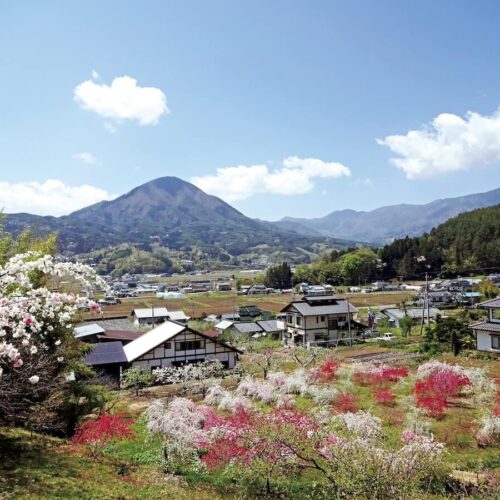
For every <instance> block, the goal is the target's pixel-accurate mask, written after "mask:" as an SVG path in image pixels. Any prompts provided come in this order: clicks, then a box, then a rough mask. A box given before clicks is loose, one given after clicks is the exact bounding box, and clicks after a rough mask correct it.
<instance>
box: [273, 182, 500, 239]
mask: <svg viewBox="0 0 500 500" xmlns="http://www.w3.org/2000/svg"><path fill="white" fill-rule="evenodd" d="M497 203H500V188H499V189H495V190H493V191H488V192H487V193H479V194H470V195H467V196H460V197H458V198H445V199H442V200H436V201H433V202H431V203H427V204H425V205H407V204H402V205H390V206H385V207H381V208H377V209H375V210H371V211H369V212H362V211H360V212H357V211H355V210H339V211H335V212H332V213H330V214H328V215H326V216H325V217H321V218H316V219H298V218H292V217H285V218H283V219H281V220H280V221H277V222H275V223H274V224H276V226H277V227H280V228H284V229H287V230H293V229H295V230H297V231H298V232H301V233H302V234H308V235H320V234H321V235H323V236H329V237H333V238H345V239H350V240H357V241H368V242H370V243H373V244H377V245H380V244H384V243H388V242H390V241H392V240H393V239H395V238H403V237H405V236H418V235H420V234H423V233H425V232H427V231H430V230H431V229H432V228H433V227H435V226H437V225H438V224H441V223H442V222H444V221H446V220H448V219H449V218H451V217H454V216H455V215H458V214H460V213H462V212H467V211H469V210H474V209H476V208H483V207H489V206H491V205H495V204H497Z"/></svg>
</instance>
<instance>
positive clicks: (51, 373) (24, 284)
mask: <svg viewBox="0 0 500 500" xmlns="http://www.w3.org/2000/svg"><path fill="white" fill-rule="evenodd" d="M61 278H64V279H65V280H69V281H71V282H72V283H75V284H76V285H77V286H78V287H80V289H82V290H83V291H84V292H86V293H88V292H90V290H91V289H92V287H95V286H102V287H105V286H106V285H105V284H104V282H103V281H102V280H100V278H98V277H97V276H96V275H95V272H94V271H93V270H92V268H90V267H88V266H85V265H82V264H78V263H69V262H57V261H56V260H55V259H54V258H53V257H52V256H50V255H40V254H38V253H36V252H27V253H23V254H19V255H16V256H14V257H12V258H10V259H9V260H7V262H6V263H5V264H4V265H1V266H0V420H3V421H5V422H11V423H16V424H19V423H24V424H26V423H28V422H29V421H31V420H32V419H33V416H39V415H40V408H39V407H38V408H37V410H38V411H35V407H37V405H41V404H42V403H46V402H48V401H49V400H51V398H53V396H54V394H55V393H56V392H57V391H58V390H59V389H61V387H63V386H64V385H65V384H68V383H70V382H72V381H73V380H74V378H75V374H74V372H75V369H77V368H78V366H79V363H80V358H81V355H82V353H83V352H84V350H85V347H84V346H83V347H81V346H82V344H81V343H80V342H78V341H76V340H75V339H74V337H73V328H72V321H73V318H74V316H75V314H76V313H77V311H78V310H79V308H80V307H85V308H90V309H94V310H98V306H97V305H96V304H95V303H93V302H92V301H90V300H89V299H88V298H86V297H79V296H78V295H76V294H73V293H62V292H59V291H53V289H52V284H53V283H54V282H55V281H56V280H60V279H61ZM51 404H53V405H56V404H59V403H56V400H55V399H53V400H52V403H51Z"/></svg>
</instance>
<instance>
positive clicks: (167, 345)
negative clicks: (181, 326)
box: [163, 342, 172, 349]
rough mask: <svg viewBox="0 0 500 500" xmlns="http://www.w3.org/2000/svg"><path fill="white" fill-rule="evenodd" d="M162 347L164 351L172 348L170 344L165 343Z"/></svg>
mask: <svg viewBox="0 0 500 500" xmlns="http://www.w3.org/2000/svg"><path fill="white" fill-rule="evenodd" d="M163 347H164V348H165V349H171V348H172V342H165V345H164V346H163Z"/></svg>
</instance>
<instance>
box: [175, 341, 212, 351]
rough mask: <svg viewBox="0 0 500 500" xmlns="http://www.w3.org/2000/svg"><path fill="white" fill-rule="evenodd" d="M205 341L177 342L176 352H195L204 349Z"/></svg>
mask: <svg viewBox="0 0 500 500" xmlns="http://www.w3.org/2000/svg"><path fill="white" fill-rule="evenodd" d="M204 348H205V341H204V340H186V341H185V342H176V343H175V350H176V351H194V350H195V349H204Z"/></svg>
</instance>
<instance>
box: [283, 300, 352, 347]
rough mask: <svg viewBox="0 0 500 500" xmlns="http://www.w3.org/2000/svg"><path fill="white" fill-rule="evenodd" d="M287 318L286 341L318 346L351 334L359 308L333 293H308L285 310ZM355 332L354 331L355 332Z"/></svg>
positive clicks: (287, 342) (284, 322)
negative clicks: (318, 294)
mask: <svg viewBox="0 0 500 500" xmlns="http://www.w3.org/2000/svg"><path fill="white" fill-rule="evenodd" d="M281 312H282V313H286V320H285V321H283V324H281V325H280V326H281V328H282V329H283V330H284V332H285V333H284V340H285V344H288V345H304V346H317V345H329V344H335V343H337V342H338V340H339V339H343V338H346V337H348V336H349V323H348V321H349V322H351V325H352V322H353V315H354V314H355V313H356V312H357V309H356V307H354V306H353V305H352V304H350V303H349V301H348V300H346V299H337V298H335V297H334V296H333V295H323V296H305V297H304V298H303V299H302V300H296V301H293V302H290V304H288V305H287V306H286V307H284V308H283V309H282V310H281ZM351 335H353V332H351Z"/></svg>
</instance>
